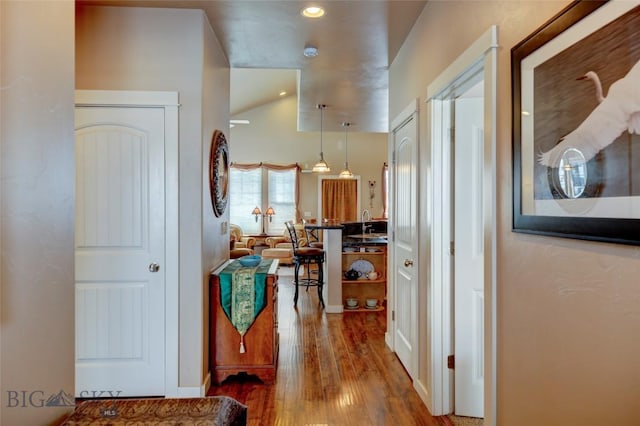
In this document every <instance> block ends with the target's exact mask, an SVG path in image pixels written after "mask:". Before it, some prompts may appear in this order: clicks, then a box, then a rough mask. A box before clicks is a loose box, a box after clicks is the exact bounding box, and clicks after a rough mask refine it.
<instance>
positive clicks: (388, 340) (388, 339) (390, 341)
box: [384, 331, 395, 352]
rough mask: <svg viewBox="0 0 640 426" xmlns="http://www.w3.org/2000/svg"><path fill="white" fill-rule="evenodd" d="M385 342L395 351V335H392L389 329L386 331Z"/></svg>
mask: <svg viewBox="0 0 640 426" xmlns="http://www.w3.org/2000/svg"><path fill="white" fill-rule="evenodd" d="M384 342H385V343H386V344H387V347H388V348H389V349H391V351H392V352H395V351H394V347H393V335H391V334H390V333H389V332H388V331H387V332H386V333H384Z"/></svg>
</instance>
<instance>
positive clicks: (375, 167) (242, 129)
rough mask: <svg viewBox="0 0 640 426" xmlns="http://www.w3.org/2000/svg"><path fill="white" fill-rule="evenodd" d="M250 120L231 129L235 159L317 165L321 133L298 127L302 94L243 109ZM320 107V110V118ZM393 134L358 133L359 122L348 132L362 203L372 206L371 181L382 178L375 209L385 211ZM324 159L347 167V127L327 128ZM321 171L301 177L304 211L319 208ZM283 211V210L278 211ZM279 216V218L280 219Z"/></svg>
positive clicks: (337, 168) (336, 169)
mask: <svg viewBox="0 0 640 426" xmlns="http://www.w3.org/2000/svg"><path fill="white" fill-rule="evenodd" d="M233 118H243V119H248V120H249V121H250V122H251V124H250V125H237V126H235V127H233V128H232V129H231V138H230V144H231V147H230V150H231V160H232V161H234V162H237V163H259V162H260V161H262V162H268V163H277V164H292V163H296V162H297V163H298V164H300V166H301V167H303V168H308V169H311V168H312V167H313V165H314V164H315V163H316V162H317V161H318V160H319V156H320V132H299V131H298V130H297V98H296V96H288V97H286V98H283V99H280V100H278V101H275V102H272V103H269V104H266V105H263V106H261V107H258V108H254V109H252V110H250V111H246V112H243V113H242V114H239V115H238V116H237V117H233ZM319 121H320V111H318V122H319ZM387 137H388V135H387V133H363V132H358V124H357V123H354V124H353V126H352V127H351V128H350V130H349V134H348V151H349V152H348V153H349V157H348V158H349V168H350V169H351V171H352V172H353V173H354V174H356V175H360V177H361V182H362V194H361V205H362V208H363V209H364V208H366V209H369V188H368V185H367V183H368V181H369V180H373V181H376V187H375V197H374V199H373V209H371V210H372V214H373V215H374V216H381V215H382V208H383V207H382V196H381V194H382V193H381V188H382V166H383V164H384V163H385V162H386V161H387ZM322 140H323V143H322V145H323V152H324V159H325V161H326V162H327V163H329V166H330V167H331V172H330V174H331V175H338V174H339V173H340V171H341V170H342V169H343V168H344V160H345V151H344V145H345V144H344V140H345V134H344V132H326V131H325V132H323V136H322ZM317 187H318V175H316V174H311V173H308V174H305V173H303V174H302V175H301V179H300V211H301V214H304V212H305V211H309V212H311V213H312V216H313V217H317V216H318V215H317V212H318V194H317V193H318V190H317ZM276 213H277V212H276ZM276 219H277V217H275V218H274V220H276Z"/></svg>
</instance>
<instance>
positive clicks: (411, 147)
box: [393, 114, 418, 377]
mask: <svg viewBox="0 0 640 426" xmlns="http://www.w3.org/2000/svg"><path fill="white" fill-rule="evenodd" d="M416 134H417V133H416V117H415V114H414V115H412V117H411V119H409V120H408V121H406V122H405V123H403V124H402V125H401V127H399V128H397V129H395V131H394V142H393V143H394V157H395V167H394V179H393V182H394V191H393V193H394V203H393V209H394V215H393V218H394V221H393V227H394V238H393V244H394V262H393V264H394V268H395V269H394V271H393V274H394V286H395V287H394V288H395V297H394V300H395V319H396V320H395V323H394V324H395V330H394V342H395V343H394V348H395V351H396V354H397V355H398V358H399V359H400V361H401V362H402V364H403V365H404V367H405V368H406V369H407V371H408V372H409V375H411V376H412V377H413V375H414V374H415V357H416V356H417V348H416V344H417V324H418V310H417V300H418V290H417V278H416V276H417V265H414V264H415V263H416V259H415V253H416V252H417V250H416V248H415V246H416V242H417V235H416V200H417V196H416V187H417V183H416V179H417V176H416V163H415V162H416V157H417V156H416Z"/></svg>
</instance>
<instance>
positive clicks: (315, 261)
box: [285, 221, 324, 309]
mask: <svg viewBox="0 0 640 426" xmlns="http://www.w3.org/2000/svg"><path fill="white" fill-rule="evenodd" d="M285 225H286V226H287V230H288V231H289V236H290V238H291V244H292V245H293V263H294V265H295V266H294V280H295V285H296V292H295V295H294V296H293V306H296V305H297V304H298V290H299V287H300V285H304V286H306V287H307V291H308V290H309V287H317V288H318V299H320V303H321V304H322V308H323V309H324V299H323V297H322V288H323V286H324V275H323V266H324V250H322V249H321V248H316V247H300V242H299V240H298V234H297V232H296V229H295V227H294V226H293V222H292V221H288V222H285ZM303 265H304V267H305V274H306V277H299V273H300V266H303ZM311 265H316V266H317V268H318V276H317V278H312V277H311V271H310V269H311V268H310V266H311Z"/></svg>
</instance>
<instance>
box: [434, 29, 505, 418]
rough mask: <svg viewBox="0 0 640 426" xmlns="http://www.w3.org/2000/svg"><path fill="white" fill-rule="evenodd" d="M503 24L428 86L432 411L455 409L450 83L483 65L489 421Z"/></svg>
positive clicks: (490, 414)
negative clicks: (449, 359) (449, 363)
mask: <svg viewBox="0 0 640 426" xmlns="http://www.w3.org/2000/svg"><path fill="white" fill-rule="evenodd" d="M497 49H498V28H497V26H495V25H494V26H492V27H490V28H489V29H488V30H487V31H486V32H485V33H484V34H483V35H482V36H481V37H480V38H479V39H478V40H476V41H475V42H474V43H473V44H472V45H471V46H470V47H469V48H468V49H467V50H466V51H465V52H463V53H462V55H460V56H459V57H458V58H457V59H456V60H455V61H454V62H453V63H451V65H449V67H447V69H445V71H444V72H442V73H441V74H440V75H439V76H438V77H437V78H436V79H435V80H434V81H433V82H432V83H431V84H430V85H429V86H428V88H427V96H426V103H427V108H428V112H427V114H428V117H429V130H428V133H427V134H428V135H429V136H430V138H431V176H432V179H431V182H430V185H429V187H428V188H429V192H431V195H430V197H432V202H431V214H430V216H431V218H432V223H431V231H432V237H431V256H430V258H431V271H430V276H429V282H430V283H431V285H430V286H429V294H428V300H429V308H428V309H429V329H430V333H429V334H430V336H431V339H430V342H429V343H430V345H429V346H430V348H431V350H430V359H431V362H430V386H429V391H430V398H429V400H428V401H427V402H428V406H429V409H430V411H431V412H432V414H433V415H443V414H448V413H451V412H452V408H453V404H452V402H453V394H452V390H453V380H452V379H453V378H452V374H451V372H450V370H449V369H448V367H447V356H448V355H450V354H451V352H450V351H451V347H452V341H453V339H452V337H453V336H452V333H453V329H452V326H453V324H452V300H451V285H452V281H451V279H452V277H451V258H450V255H449V250H450V241H452V240H451V235H450V230H451V222H452V220H453V219H452V216H451V214H452V211H451V203H450V197H451V196H452V193H451V191H452V188H451V185H450V184H451V179H450V176H451V162H450V161H451V153H450V146H451V145H450V132H449V128H450V126H449V124H450V123H449V122H448V119H447V118H448V115H449V111H450V105H449V103H450V100H449V99H450V98H448V96H450V94H451V89H452V88H453V87H455V86H456V85H457V84H458V83H459V82H462V81H464V80H466V79H467V78H468V77H470V76H472V75H475V74H476V73H477V72H478V71H479V70H484V93H485V100H484V171H483V173H484V175H485V184H484V189H483V214H484V238H483V239H484V252H485V259H484V281H485V297H484V303H485V307H484V308H485V309H484V312H485V318H484V320H485V324H484V329H485V337H484V348H485V349H484V360H485V361H484V364H485V365H484V371H485V385H484V395H485V402H484V408H485V409H484V412H485V420H484V424H485V425H495V424H496V305H495V303H496V170H495V164H496V115H497V111H496V107H497V100H496V99H497V92H496V85H497Z"/></svg>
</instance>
